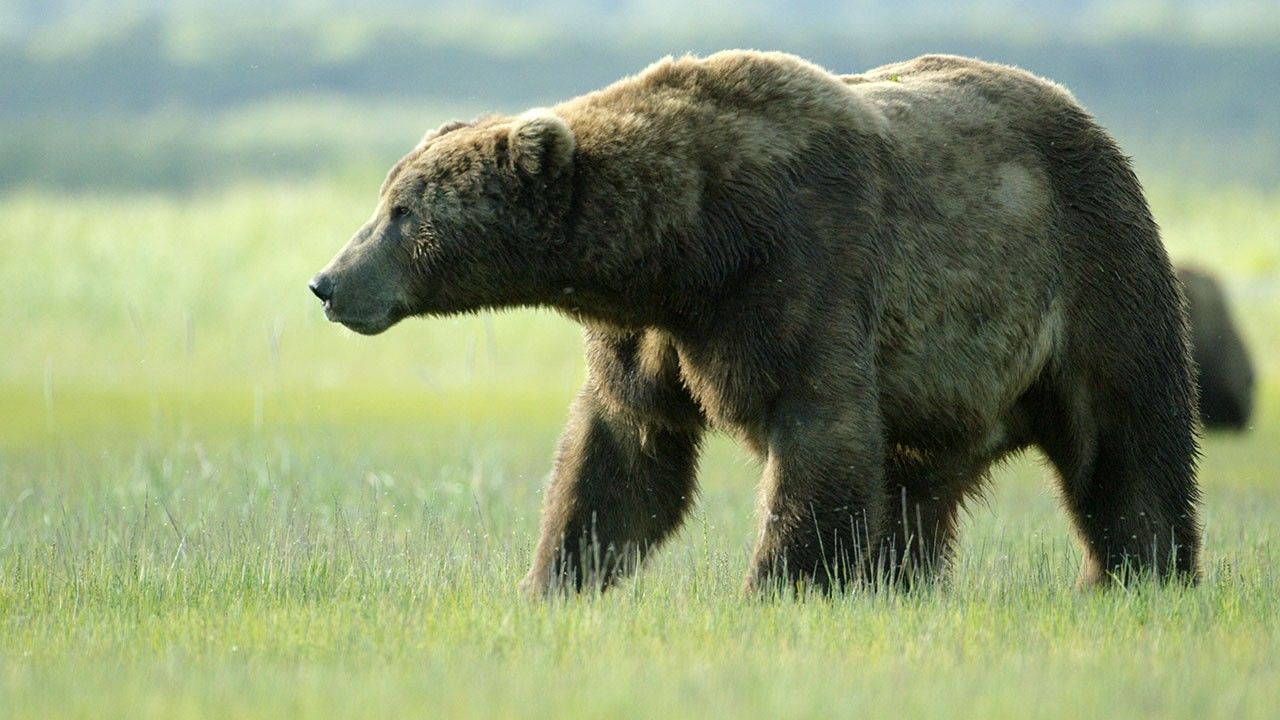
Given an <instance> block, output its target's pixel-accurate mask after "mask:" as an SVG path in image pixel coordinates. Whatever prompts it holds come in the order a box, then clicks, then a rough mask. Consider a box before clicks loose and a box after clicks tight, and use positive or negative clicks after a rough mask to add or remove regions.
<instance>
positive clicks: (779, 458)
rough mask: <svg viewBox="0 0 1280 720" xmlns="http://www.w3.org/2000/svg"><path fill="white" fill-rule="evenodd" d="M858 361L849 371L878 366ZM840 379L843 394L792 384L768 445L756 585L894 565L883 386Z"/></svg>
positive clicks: (832, 580) (751, 581) (868, 573)
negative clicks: (884, 557) (889, 557)
mask: <svg viewBox="0 0 1280 720" xmlns="http://www.w3.org/2000/svg"><path fill="white" fill-rule="evenodd" d="M848 365H849V367H846V368H843V371H844V372H845V373H850V372H853V368H855V367H864V368H865V367H867V366H868V365H862V364H860V363H849V364H848ZM831 387H838V388H841V389H842V390H843V391H844V393H842V395H843V396H842V397H834V396H831V395H826V394H825V393H827V392H829V391H830V390H829V388H828V389H826V390H824V389H823V388H827V386H826V385H817V384H813V383H805V385H804V388H805V389H803V390H802V389H800V388H795V389H793V390H791V391H784V392H783V393H782V394H781V397H782V398H783V399H782V400H781V401H780V402H779V404H778V407H777V408H776V410H775V413H774V415H773V421H772V423H771V425H770V427H769V430H768V437H767V439H766V441H765V442H764V443H761V445H762V448H761V449H762V450H763V451H764V457H765V467H764V476H763V479H762V485H761V498H760V535H759V539H758V541H757V543H756V549H755V554H754V558H753V560H752V569H751V572H750V575H749V576H748V578H747V586H748V587H749V588H764V587H766V586H768V585H770V584H774V583H779V584H784V585H785V584H788V583H800V584H812V585H815V586H817V587H819V588H832V587H838V586H841V585H844V584H845V583H847V582H850V581H863V580H867V579H872V578H874V576H875V574H876V573H877V571H878V570H879V571H882V570H883V569H884V568H883V566H881V567H880V568H877V563H878V561H879V560H880V558H878V557H877V555H878V554H879V551H878V549H879V548H880V547H881V542H882V540H883V538H884V531H885V520H886V509H887V508H886V505H887V503H886V498H885V491H884V479H883V476H884V473H883V465H884V449H883V440H882V438H881V434H882V431H881V423H880V419H879V411H878V410H877V407H876V403H875V397H876V395H875V386H874V384H873V383H871V382H867V381H861V380H856V381H851V382H849V383H844V382H839V383H832V384H831ZM815 395H817V396H818V397H815Z"/></svg>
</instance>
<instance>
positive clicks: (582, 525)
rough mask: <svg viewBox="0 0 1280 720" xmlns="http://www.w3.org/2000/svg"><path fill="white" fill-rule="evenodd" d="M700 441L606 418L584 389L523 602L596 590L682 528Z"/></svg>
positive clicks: (563, 444)
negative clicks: (561, 592)
mask: <svg viewBox="0 0 1280 720" xmlns="http://www.w3.org/2000/svg"><path fill="white" fill-rule="evenodd" d="M701 434H702V431H701V430H700V429H699V430H696V431H694V430H685V431H676V430H671V429H668V428H665V427H662V426H659V425H656V424H653V423H648V422H644V421H641V420H637V419H635V418H632V417H622V416H620V415H619V414H618V413H612V412H609V410H608V409H607V408H606V406H605V404H604V403H603V402H602V401H601V400H600V399H599V398H598V397H597V396H596V395H595V391H594V390H593V388H592V387H591V386H590V384H588V386H587V387H586V388H584V389H583V390H582V392H581V393H580V394H579V395H578V398H577V400H576V401H575V403H574V406H573V410H572V412H571V415H570V419H569V425H568V427H566V428H565V431H564V434H563V435H562V436H561V438H560V447H559V450H558V451H557V455H556V462H555V469H554V470H553V472H552V476H551V483H550V486H549V488H548V490H547V497H546V503H545V506H544V508H543V511H542V528H541V532H540V537H539V539H538V547H537V550H536V551H535V553H534V558H533V567H532V568H530V570H529V573H528V575H526V576H525V578H524V580H523V581H521V583H520V588H521V590H523V591H524V592H525V593H526V594H530V595H543V594H546V593H548V592H550V591H552V590H555V589H557V588H572V589H575V590H582V589H584V588H603V587H605V586H607V585H608V584H609V583H610V582H611V581H613V580H615V579H617V578H618V577H619V576H621V575H623V574H626V573H629V572H631V571H633V570H635V568H636V567H637V566H638V565H639V562H640V560H642V559H643V558H644V556H645V555H646V554H647V553H648V552H649V551H650V550H652V549H653V548H654V547H656V546H657V545H658V544H659V543H661V542H662V541H663V540H664V539H665V538H666V537H667V536H668V535H670V534H671V532H672V531H674V530H675V529H676V528H677V527H679V525H680V522H681V521H682V520H683V519H684V515H685V512H686V511H687V510H688V508H689V506H690V505H691V503H692V500H693V496H694V492H695V489H696V488H695V478H694V473H695V466H696V463H697V454H698V445H699V442H700V440H701Z"/></svg>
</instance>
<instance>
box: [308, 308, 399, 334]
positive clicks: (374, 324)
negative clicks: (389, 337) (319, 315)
mask: <svg viewBox="0 0 1280 720" xmlns="http://www.w3.org/2000/svg"><path fill="white" fill-rule="evenodd" d="M324 316H325V318H327V319H328V320H329V321H330V322H336V323H338V324H339V325H342V326H343V327H345V328H347V329H348V330H352V331H354V332H357V333H359V334H361V335H377V334H378V333H380V332H382V331H384V330H386V329H387V328H389V327H391V326H392V325H395V319H393V318H392V316H391V314H390V313H387V314H386V315H383V316H382V317H380V318H376V319H374V320H366V319H362V318H352V317H342V316H340V315H338V314H337V313H336V312H334V310H333V304H332V303H331V302H329V301H325V303H324Z"/></svg>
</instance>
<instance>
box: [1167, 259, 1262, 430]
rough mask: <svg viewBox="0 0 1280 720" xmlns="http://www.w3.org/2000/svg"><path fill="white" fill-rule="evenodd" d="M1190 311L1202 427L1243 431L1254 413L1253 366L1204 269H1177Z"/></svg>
mask: <svg viewBox="0 0 1280 720" xmlns="http://www.w3.org/2000/svg"><path fill="white" fill-rule="evenodd" d="M1177 273H1178V280H1180V281H1181V282H1182V288H1183V291H1184V292H1185V293H1186V295H1187V308H1188V309H1189V311H1190V314H1191V350H1192V357H1193V358H1195V361H1196V380H1197V382H1198V383H1199V386H1200V419H1201V421H1202V422H1204V424H1205V427H1210V428H1226V429H1231V430H1243V429H1245V428H1246V427H1247V426H1248V424H1249V418H1250V417H1251V416H1252V414H1253V365H1252V364H1251V363H1250V362H1249V351H1248V350H1247V349H1246V348H1245V346H1244V341H1243V340H1242V339H1241V338H1240V333H1239V332H1238V331H1237V330H1236V324H1235V322H1233V321H1232V319H1231V312H1230V310H1229V309H1228V308H1227V296H1226V294H1225V293H1224V292H1223V291H1222V287H1221V286H1220V285H1219V284H1218V281H1217V280H1215V279H1214V277H1213V276H1212V275H1210V274H1209V273H1208V272H1206V271H1204V270H1202V269H1200V268H1196V267H1191V266H1185V265H1184V266H1179V267H1178V268H1177Z"/></svg>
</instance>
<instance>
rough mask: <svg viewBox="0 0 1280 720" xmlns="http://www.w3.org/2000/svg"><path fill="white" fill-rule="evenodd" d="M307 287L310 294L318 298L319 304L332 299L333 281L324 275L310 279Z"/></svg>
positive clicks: (320, 274)
mask: <svg viewBox="0 0 1280 720" xmlns="http://www.w3.org/2000/svg"><path fill="white" fill-rule="evenodd" d="M307 287H308V288H310V289H311V292H312V294H314V295H315V296H316V297H318V298H320V302H326V303H327V302H329V300H330V298H332V297H333V281H332V280H330V279H329V276H328V275H325V274H324V273H319V274H318V275H316V276H315V277H313V278H311V282H309V283H307Z"/></svg>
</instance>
